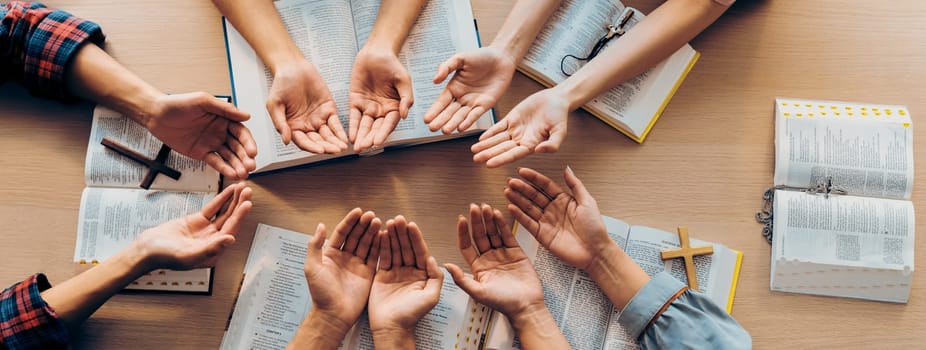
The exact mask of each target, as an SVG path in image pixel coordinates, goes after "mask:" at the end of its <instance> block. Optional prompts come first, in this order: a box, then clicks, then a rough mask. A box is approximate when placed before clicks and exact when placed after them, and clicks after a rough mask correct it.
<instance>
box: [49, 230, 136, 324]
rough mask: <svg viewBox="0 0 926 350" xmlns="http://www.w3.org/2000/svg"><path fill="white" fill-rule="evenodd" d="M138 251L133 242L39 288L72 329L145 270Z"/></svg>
mask: <svg viewBox="0 0 926 350" xmlns="http://www.w3.org/2000/svg"><path fill="white" fill-rule="evenodd" d="M140 251H141V250H140V249H137V248H136V247H135V245H134V244H133V245H132V246H130V247H129V248H126V249H123V250H122V251H121V252H119V253H118V254H116V255H115V256H113V257H111V258H109V259H107V260H106V261H104V262H103V263H102V264H100V265H97V266H95V267H93V268H91V269H89V270H87V271H84V272H83V273H80V274H78V275H77V276H74V277H72V278H71V279H69V280H67V281H65V282H64V283H62V284H59V285H57V286H54V287H52V288H50V289H48V290H46V291H44V292H42V299H44V300H45V302H46V303H48V305H49V306H51V307H52V309H54V310H55V312H56V313H57V314H58V316H59V317H60V318H61V320H62V321H63V322H64V323H65V324H66V325H67V326H68V328H69V329H71V330H74V329H76V328H77V327H79V326H80V324H81V323H83V321H84V320H86V319H87V318H88V317H90V315H92V314H93V313H94V312H95V311H96V310H97V309H99V308H100V306H102V305H103V303H105V302H106V301H107V300H109V298H110V297H112V296H113V295H114V294H116V293H117V292H119V291H121V290H122V289H123V288H125V286H127V285H128V284H129V283H131V282H132V281H134V280H136V279H138V278H139V277H141V276H142V275H144V274H145V273H147V272H148V269H147V268H146V267H145V263H144V259H143V256H142V254H141V253H140Z"/></svg>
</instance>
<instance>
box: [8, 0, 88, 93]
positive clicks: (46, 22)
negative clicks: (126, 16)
mask: <svg viewBox="0 0 926 350" xmlns="http://www.w3.org/2000/svg"><path fill="white" fill-rule="evenodd" d="M104 40H105V37H104V35H103V31H102V30H101V29H100V26H99V25H97V24H96V23H93V22H90V21H85V20H82V19H80V18H77V17H74V16H73V15H71V14H69V13H67V12H64V11H60V10H50V9H48V8H46V7H45V5H42V4H40V3H33V2H23V1H13V2H10V3H8V4H6V5H2V6H0V80H5V79H15V80H19V81H22V82H23V85H25V86H26V88H28V89H29V90H30V91H31V92H32V93H33V94H36V95H39V96H44V97H53V98H59V99H71V98H73V97H72V96H71V95H70V94H69V93H68V92H67V85H66V84H65V81H64V77H65V70H66V69H67V66H68V64H69V63H70V62H71V60H72V59H73V58H74V56H75V55H76V54H77V51H78V50H79V49H80V47H81V46H82V45H83V44H85V43H87V42H92V43H94V44H97V45H102V44H103V41H104Z"/></svg>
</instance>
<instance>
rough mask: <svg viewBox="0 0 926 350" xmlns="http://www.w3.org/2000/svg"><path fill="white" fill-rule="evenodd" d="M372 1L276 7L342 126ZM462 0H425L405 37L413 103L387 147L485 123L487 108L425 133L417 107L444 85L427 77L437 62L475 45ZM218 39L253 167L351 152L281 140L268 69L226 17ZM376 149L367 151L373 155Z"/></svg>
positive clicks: (312, 1) (300, 1)
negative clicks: (469, 121)
mask: <svg viewBox="0 0 926 350" xmlns="http://www.w3.org/2000/svg"><path fill="white" fill-rule="evenodd" d="M379 3H380V1H379V0H283V1H277V2H275V3H274V4H275V5H276V8H277V11H278V12H279V13H280V18H281V19H282V20H283V23H284V25H285V26H286V29H287V31H288V32H289V35H290V36H291V37H292V39H293V41H295V43H296V44H297V45H298V46H299V48H300V50H302V53H303V55H304V56H305V57H306V59H307V60H309V61H310V62H312V64H314V65H315V66H316V67H317V68H318V70H319V72H320V73H321V76H322V77H323V78H324V79H325V82H326V83H327V84H328V89H329V90H330V91H331V94H332V97H333V98H334V101H335V103H336V104H337V107H338V116H339V117H340V119H341V123H342V125H343V127H344V130H345V131H346V130H347V129H348V120H349V104H348V91H349V88H350V78H351V69H352V67H353V63H354V57H355V56H356V55H357V52H358V51H359V50H360V48H362V47H363V45H364V43H366V41H367V37H368V36H369V35H370V32H371V31H372V30H373V23H374V22H375V20H376V14H377V11H378V10H379ZM474 23H475V22H474V19H473V13H472V8H471V7H470V3H469V0H432V1H428V3H427V5H426V6H425V8H424V10H422V12H421V15H420V16H419V17H418V20H417V21H416V22H415V25H414V26H413V27H412V30H411V32H410V33H409V36H408V39H407V40H406V41H405V45H404V46H403V48H402V50H401V52H400V55H399V59H400V61H402V63H403V64H404V65H405V67H406V68H407V69H408V71H409V74H410V75H411V79H412V85H413V93H414V96H415V104H414V105H413V106H412V108H411V109H410V110H409V113H408V117H407V118H405V119H404V120H402V121H400V122H399V124H398V125H397V126H396V128H395V131H394V132H393V133H392V135H390V137H389V138H388V139H387V140H386V144H385V146H386V147H390V146H408V145H415V144H421V143H427V142H435V141H441V140H446V139H450V138H456V137H461V136H465V135H470V134H473V133H477V132H480V131H482V130H485V129H486V128H488V127H489V126H491V125H492V124H493V123H494V121H495V119H494V118H495V117H494V111H489V112H486V114H484V115H483V116H482V117H481V118H480V119H479V120H478V121H477V122H476V123H475V124H473V126H472V127H470V129H469V130H467V131H466V132H463V133H454V134H451V135H444V134H443V133H441V132H440V131H437V132H431V131H430V130H429V129H428V126H427V124H425V123H424V113H425V112H426V111H427V109H428V107H430V105H431V104H433V103H434V101H435V100H436V99H437V96H438V95H439V94H440V92H441V91H442V90H443V88H444V86H445V85H446V84H440V85H435V84H434V83H433V82H432V80H431V79H432V78H433V77H434V73H435V72H436V70H437V66H438V65H440V64H441V63H442V62H443V61H444V60H446V59H448V58H450V57H451V56H453V55H454V54H456V53H457V52H461V51H466V50H470V49H475V48H478V47H479V36H478V33H477V32H476V28H475V26H474ZM224 27H225V41H226V46H227V50H228V61H229V65H230V70H231V78H232V92H233V93H234V99H235V104H236V105H237V106H238V108H239V109H241V110H243V111H245V112H248V113H250V114H251V119H250V120H249V121H247V122H245V125H247V127H248V128H249V129H250V130H251V133H252V134H253V135H254V139H255V140H256V141H257V147H258V150H259V152H258V155H257V159H256V160H257V170H256V171H255V172H258V173H259V172H265V171H270V170H275V169H281V168H286V167H291V166H296V165H302V164H307V163H312V162H317V161H322V160H326V159H331V158H336V157H342V156H347V155H352V154H355V153H354V152H353V151H345V152H343V153H341V154H336V155H330V154H312V153H309V152H305V151H302V150H301V149H299V148H298V147H296V145H295V144H293V143H290V144H289V145H284V144H283V142H282V139H281V138H280V135H279V133H278V132H277V131H276V129H275V127H274V125H273V123H272V121H271V119H270V116H269V114H268V112H267V109H266V101H267V96H268V94H269V91H270V86H271V84H272V82H273V75H272V74H271V73H270V71H269V69H267V67H266V66H264V64H263V63H262V62H261V61H260V59H259V58H258V57H257V54H256V53H255V52H254V50H253V49H251V47H250V46H249V45H248V43H247V42H246V41H245V39H244V38H243V37H242V36H241V34H240V33H238V32H237V31H236V30H235V28H234V27H233V26H232V25H231V23H229V22H228V21H227V20H225V21H224ZM378 151H382V149H378V150H376V151H372V152H366V153H367V154H375V153H376V152H378Z"/></svg>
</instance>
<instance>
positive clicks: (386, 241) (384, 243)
mask: <svg viewBox="0 0 926 350" xmlns="http://www.w3.org/2000/svg"><path fill="white" fill-rule="evenodd" d="M390 224H393V221H392V220H389V221H387V222H386V227H389V225H390ZM391 236H392V235H390V234H389V232H388V230H387V231H386V232H380V233H379V246H380V247H382V249H381V250H380V253H379V257H380V258H381V259H379V269H380V270H384V271H388V270H391V269H392V243H391V242H390V241H391V239H390V238H391Z"/></svg>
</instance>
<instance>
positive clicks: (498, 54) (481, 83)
mask: <svg viewBox="0 0 926 350" xmlns="http://www.w3.org/2000/svg"><path fill="white" fill-rule="evenodd" d="M514 70H515V62H514V61H513V60H512V58H511V57H510V56H509V55H506V54H505V53H504V52H502V51H501V50H499V49H496V48H494V47H483V48H479V49H475V50H472V51H468V52H463V53H459V54H456V55H455V56H453V57H451V58H450V59H448V60H447V61H445V62H444V63H441V65H440V66H438V67H437V74H436V75H435V76H434V84H440V83H441V82H443V81H444V80H446V79H447V76H449V75H450V74H451V73H454V75H453V78H450V82H448V83H447V86H446V87H444V90H443V91H442V92H441V94H440V95H439V96H438V97H437V100H436V101H434V104H433V105H431V108H429V109H428V111H427V112H426V113H425V114H424V122H425V123H428V127H429V128H430V129H431V131H437V129H441V131H443V132H444V134H450V133H452V132H453V131H454V130H459V131H461V132H462V131H466V129H469V127H470V126H472V125H473V123H475V122H476V121H477V120H479V117H481V116H482V115H483V114H485V113H486V112H487V111H488V110H489V109H492V107H494V106H495V104H496V103H498V99H499V98H500V97H501V96H502V94H504V93H505V90H507V89H508V85H510V84H511V78H512V76H513V75H514Z"/></svg>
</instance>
